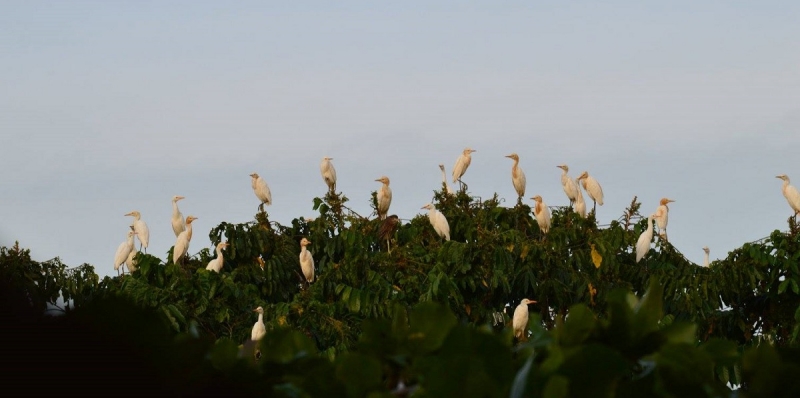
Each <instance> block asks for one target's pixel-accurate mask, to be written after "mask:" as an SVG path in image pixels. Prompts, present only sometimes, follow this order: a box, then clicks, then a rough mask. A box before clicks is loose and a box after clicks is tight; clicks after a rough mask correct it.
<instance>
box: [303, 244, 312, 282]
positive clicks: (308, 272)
mask: <svg viewBox="0 0 800 398" xmlns="http://www.w3.org/2000/svg"><path fill="white" fill-rule="evenodd" d="M310 244H311V242H310V241H309V240H308V239H306V238H303V239H302V240H300V268H301V269H302V270H303V276H305V277H306V282H308V283H309V284H310V283H311V282H314V257H312V256H311V252H310V251H308V249H306V246H308V245H310Z"/></svg>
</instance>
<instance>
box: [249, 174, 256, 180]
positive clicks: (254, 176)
mask: <svg viewBox="0 0 800 398" xmlns="http://www.w3.org/2000/svg"><path fill="white" fill-rule="evenodd" d="M250 177H253V179H256V178H258V173H253V174H250Z"/></svg>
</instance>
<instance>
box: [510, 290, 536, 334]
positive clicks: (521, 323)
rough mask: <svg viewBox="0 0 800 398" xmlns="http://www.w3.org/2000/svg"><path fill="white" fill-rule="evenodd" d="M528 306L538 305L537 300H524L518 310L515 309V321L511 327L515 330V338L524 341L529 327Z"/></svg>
mask: <svg viewBox="0 0 800 398" xmlns="http://www.w3.org/2000/svg"><path fill="white" fill-rule="evenodd" d="M528 304H536V301H535V300H528V299H522V301H520V303H519V305H518V306H517V308H515V309H514V320H513V321H512V323H511V326H512V327H513V328H514V337H516V338H517V339H522V337H523V336H525V330H526V328H527V327H528Z"/></svg>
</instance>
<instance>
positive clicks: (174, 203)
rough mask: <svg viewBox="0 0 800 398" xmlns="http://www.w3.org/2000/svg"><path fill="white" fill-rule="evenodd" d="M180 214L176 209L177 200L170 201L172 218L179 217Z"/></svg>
mask: <svg viewBox="0 0 800 398" xmlns="http://www.w3.org/2000/svg"><path fill="white" fill-rule="evenodd" d="M180 214H181V211H180V210H178V201H177V200H173V201H172V218H178V217H180Z"/></svg>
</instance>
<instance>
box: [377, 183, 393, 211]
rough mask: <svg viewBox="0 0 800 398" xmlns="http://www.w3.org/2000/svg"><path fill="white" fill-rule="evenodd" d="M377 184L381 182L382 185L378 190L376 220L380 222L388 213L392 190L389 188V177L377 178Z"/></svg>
mask: <svg viewBox="0 0 800 398" xmlns="http://www.w3.org/2000/svg"><path fill="white" fill-rule="evenodd" d="M375 181H378V182H382V183H383V185H382V186H381V188H380V189H379V190H378V195H377V199H378V209H377V210H378V218H380V219H381V220H383V219H385V218H386V213H388V212H389V205H391V204H392V189H391V188H389V177H386V176H383V177H381V178H378V179H377V180H375Z"/></svg>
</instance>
